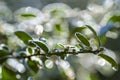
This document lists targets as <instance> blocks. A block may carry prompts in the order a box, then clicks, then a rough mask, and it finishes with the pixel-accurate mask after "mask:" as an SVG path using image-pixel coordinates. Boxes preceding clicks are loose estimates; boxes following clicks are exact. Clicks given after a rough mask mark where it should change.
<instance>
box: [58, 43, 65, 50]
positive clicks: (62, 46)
mask: <svg viewBox="0 0 120 80" xmlns="http://www.w3.org/2000/svg"><path fill="white" fill-rule="evenodd" d="M57 46H58V47H60V48H62V49H64V48H65V46H64V45H63V44H61V43H57Z"/></svg>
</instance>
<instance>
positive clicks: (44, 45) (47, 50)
mask: <svg viewBox="0 0 120 80" xmlns="http://www.w3.org/2000/svg"><path fill="white" fill-rule="evenodd" d="M33 42H34V43H35V44H36V45H38V46H39V47H40V48H41V49H42V50H43V51H44V52H46V53H48V52H49V49H48V47H47V46H46V44H45V43H43V42H42V41H33Z"/></svg>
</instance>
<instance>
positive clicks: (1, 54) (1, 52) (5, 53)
mask: <svg viewBox="0 0 120 80" xmlns="http://www.w3.org/2000/svg"><path fill="white" fill-rule="evenodd" d="M9 53H10V52H8V51H6V50H0V57H2V56H6V55H8V54H9Z"/></svg>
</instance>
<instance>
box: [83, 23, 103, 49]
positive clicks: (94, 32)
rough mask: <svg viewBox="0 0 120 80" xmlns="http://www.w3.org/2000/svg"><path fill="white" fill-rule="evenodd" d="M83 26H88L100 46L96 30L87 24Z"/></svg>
mask: <svg viewBox="0 0 120 80" xmlns="http://www.w3.org/2000/svg"><path fill="white" fill-rule="evenodd" d="M85 26H86V27H88V28H89V30H90V31H92V32H93V34H94V35H95V37H96V39H97V40H98V44H99V47H100V46H101V42H100V40H99V38H98V36H97V33H96V31H95V30H94V29H93V28H92V27H91V26H89V25H85Z"/></svg>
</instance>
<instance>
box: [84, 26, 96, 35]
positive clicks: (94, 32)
mask: <svg viewBox="0 0 120 80" xmlns="http://www.w3.org/2000/svg"><path fill="white" fill-rule="evenodd" d="M85 26H86V27H88V28H89V29H90V30H91V31H92V32H93V34H94V35H95V36H97V33H96V31H95V30H94V29H93V28H92V27H91V26H89V25H85Z"/></svg>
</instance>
